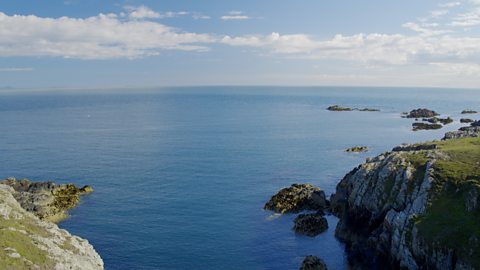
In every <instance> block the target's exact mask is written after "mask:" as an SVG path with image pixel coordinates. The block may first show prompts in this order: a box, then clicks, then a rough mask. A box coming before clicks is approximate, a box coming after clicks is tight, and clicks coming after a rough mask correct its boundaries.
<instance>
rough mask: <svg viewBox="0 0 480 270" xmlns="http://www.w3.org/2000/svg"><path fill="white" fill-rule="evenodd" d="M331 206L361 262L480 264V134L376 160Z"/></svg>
mask: <svg viewBox="0 0 480 270" xmlns="http://www.w3.org/2000/svg"><path fill="white" fill-rule="evenodd" d="M331 206H332V212H333V213H334V214H335V215H337V216H338V217H339V218H340V222H339V224H338V226H337V228H336V235H337V237H338V238H339V239H340V240H342V241H344V242H345V243H347V249H348V253H349V259H350V261H351V263H352V264H353V266H354V268H355V269H385V268H393V269H395V268H407V269H480V138H461V139H452V140H445V141H439V142H431V143H425V144H419V145H409V146H402V147H396V148H394V151H392V152H387V153H385V154H382V155H380V156H377V157H375V158H373V159H368V160H367V162H366V163H364V164H362V165H360V166H358V167H357V168H355V169H354V170H352V171H351V172H350V173H348V174H347V175H346V176H345V177H344V178H343V180H342V181H341V182H340V183H339V184H338V185H337V190H336V193H335V194H334V195H332V198H331Z"/></svg>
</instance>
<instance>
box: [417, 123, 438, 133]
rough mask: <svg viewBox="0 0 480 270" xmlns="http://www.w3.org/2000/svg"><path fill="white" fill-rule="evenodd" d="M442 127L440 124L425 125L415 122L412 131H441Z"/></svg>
mask: <svg viewBox="0 0 480 270" xmlns="http://www.w3.org/2000/svg"><path fill="white" fill-rule="evenodd" d="M442 127H443V126H442V125H440V124H427V123H420V122H416V123H413V124H412V130H413V131H418V130H432V129H441V128H442Z"/></svg>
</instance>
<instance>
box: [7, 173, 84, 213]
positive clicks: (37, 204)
mask: <svg viewBox="0 0 480 270" xmlns="http://www.w3.org/2000/svg"><path fill="white" fill-rule="evenodd" d="M0 184H5V185H8V186H10V187H12V188H13V190H14V193H13V196H14V197H15V199H16V200H17V201H18V202H19V203H20V205H21V206H22V207H23V208H24V209H25V210H27V211H29V212H31V213H33V214H35V215H36V216H38V217H39V218H40V219H43V220H48V221H53V222H58V221H60V220H62V219H64V218H66V217H67V213H66V211H67V210H69V209H71V208H73V207H75V206H76V205H77V203H78V202H79V201H80V196H81V195H84V194H87V193H90V192H92V191H93V189H92V188H91V187H90V186H84V187H82V188H77V187H76V186H75V185H73V184H55V183H53V182H31V181H30V180H28V179H22V180H17V179H15V178H7V179H5V180H3V181H0Z"/></svg>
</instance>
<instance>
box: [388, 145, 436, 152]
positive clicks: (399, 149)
mask: <svg viewBox="0 0 480 270" xmlns="http://www.w3.org/2000/svg"><path fill="white" fill-rule="evenodd" d="M434 149H437V145H436V144H403V145H399V146H396V147H394V148H393V149H392V151H393V152H409V151H422V150H434Z"/></svg>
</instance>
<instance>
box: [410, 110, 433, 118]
mask: <svg viewBox="0 0 480 270" xmlns="http://www.w3.org/2000/svg"><path fill="white" fill-rule="evenodd" d="M438 115H440V114H438V113H437V112H435V111H432V110H429V109H415V110H411V111H410V112H409V113H408V114H406V115H405V117H406V118H431V117H434V116H438Z"/></svg>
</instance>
